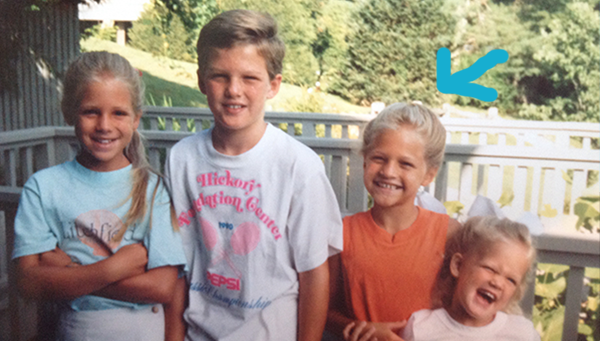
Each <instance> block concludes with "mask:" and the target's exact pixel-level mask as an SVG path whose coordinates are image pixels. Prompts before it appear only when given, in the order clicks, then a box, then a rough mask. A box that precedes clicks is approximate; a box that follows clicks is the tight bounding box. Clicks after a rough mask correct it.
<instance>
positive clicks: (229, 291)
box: [167, 124, 343, 340]
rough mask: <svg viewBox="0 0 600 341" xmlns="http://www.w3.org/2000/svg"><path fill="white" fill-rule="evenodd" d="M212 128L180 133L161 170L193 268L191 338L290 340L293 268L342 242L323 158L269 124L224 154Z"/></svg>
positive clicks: (317, 260) (321, 258)
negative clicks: (244, 147)
mask: <svg viewBox="0 0 600 341" xmlns="http://www.w3.org/2000/svg"><path fill="white" fill-rule="evenodd" d="M211 132H212V129H208V130H205V131H203V132H200V133H197V134H195V135H193V136H190V137H188V138H185V139H183V140H181V141H180V142H179V143H177V144H176V145H175V146H174V147H173V149H172V150H171V153H170V155H169V158H168V161H167V175H168V180H169V183H170V187H171V193H172V197H173V202H174V206H175V210H176V214H177V218H178V221H179V226H180V228H181V234H182V239H183V244H184V249H185V252H186V256H187V259H188V264H189V267H190V272H189V273H188V276H187V279H188V284H189V307H188V309H187V310H186V312H185V315H184V317H185V320H186V322H187V324H188V335H187V339H188V340H295V339H296V333H297V304H298V303H297V301H298V273H299V272H304V271H308V270H312V269H314V268H316V267H318V266H319V265H321V264H323V263H324V262H325V261H326V260H327V258H328V257H329V256H331V255H333V254H335V253H337V252H339V251H340V250H341V248H342V245H343V243H342V222H341V217H340V213H339V207H338V204H337V201H336V198H335V195H334V193H333V190H332V188H331V185H330V183H329V180H328V179H327V176H326V175H325V170H324V166H323V162H322V161H321V159H320V158H319V156H317V155H316V154H315V153H314V152H313V151H312V150H311V149H310V148H308V147H306V146H305V145H303V144H302V143H300V142H298V141H297V140H295V139H294V138H292V137H290V136H288V135H287V134H285V133H284V132H282V131H281V130H279V129H277V128H275V127H273V126H272V125H270V124H268V125H267V129H266V131H265V134H264V135H263V137H262V138H261V140H260V141H259V142H258V144H257V145H256V146H254V147H253V148H252V149H250V150H249V151H247V152H245V153H243V154H241V155H237V156H229V155H223V154H220V153H219V152H217V151H216V150H215V149H214V148H213V145H212V140H211Z"/></svg>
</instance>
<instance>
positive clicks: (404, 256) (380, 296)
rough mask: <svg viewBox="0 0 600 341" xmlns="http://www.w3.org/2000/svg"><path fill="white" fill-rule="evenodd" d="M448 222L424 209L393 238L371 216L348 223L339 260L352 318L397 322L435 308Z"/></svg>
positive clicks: (359, 216) (352, 218) (363, 215)
mask: <svg viewBox="0 0 600 341" xmlns="http://www.w3.org/2000/svg"><path fill="white" fill-rule="evenodd" d="M449 219H450V217H449V216H448V215H445V214H439V213H435V212H432V211H428V210H426V209H423V208H420V207H419V214H418V216H417V220H416V221H415V222H414V223H413V224H412V225H411V226H410V227H409V228H407V229H405V230H401V231H399V232H397V233H396V234H395V235H393V236H392V235H390V234H389V233H388V232H387V231H385V230H384V229H382V228H380V227H379V226H377V225H376V224H375V221H374V220H373V217H372V216H371V212H370V211H367V212H361V213H357V214H355V215H352V216H349V217H346V218H344V250H343V251H342V253H341V254H340V257H341V267H342V269H341V272H342V276H343V277H344V296H345V301H346V306H347V309H348V311H347V316H349V317H354V318H355V319H358V320H362V321H372V322H394V321H401V320H405V319H408V318H409V317H410V315H411V314H412V313H413V312H415V311H417V310H421V309H428V308H430V305H431V290H432V289H433V285H434V283H435V279H436V276H437V273H438V270H439V269H440V267H441V265H442V260H443V254H444V246H445V243H446V233H447V230H448V221H449Z"/></svg>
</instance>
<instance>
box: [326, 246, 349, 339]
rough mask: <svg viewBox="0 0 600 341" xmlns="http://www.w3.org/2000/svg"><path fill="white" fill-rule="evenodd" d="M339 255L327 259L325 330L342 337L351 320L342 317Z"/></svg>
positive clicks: (342, 284)
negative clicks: (327, 303) (327, 304)
mask: <svg viewBox="0 0 600 341" xmlns="http://www.w3.org/2000/svg"><path fill="white" fill-rule="evenodd" d="M341 261H342V260H341V258H340V255H339V254H337V255H334V256H331V257H329V260H328V265H329V309H328V311H327V330H329V331H331V332H333V333H334V334H335V335H337V336H339V337H342V335H343V331H344V328H345V327H346V326H347V325H348V324H349V323H351V322H352V321H353V320H352V319H351V318H350V317H348V316H346V315H344V313H343V311H345V310H346V309H345V303H344V299H345V297H344V283H343V282H344V279H343V277H342V272H341Z"/></svg>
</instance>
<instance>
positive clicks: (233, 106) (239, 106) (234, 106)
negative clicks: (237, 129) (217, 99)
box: [227, 105, 242, 109]
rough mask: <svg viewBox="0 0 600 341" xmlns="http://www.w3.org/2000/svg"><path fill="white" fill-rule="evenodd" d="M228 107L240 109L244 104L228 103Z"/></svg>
mask: <svg viewBox="0 0 600 341" xmlns="http://www.w3.org/2000/svg"><path fill="white" fill-rule="evenodd" d="M227 107H229V108H232V109H240V108H241V107H242V106H241V105H228V106H227Z"/></svg>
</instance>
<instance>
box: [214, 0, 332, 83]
mask: <svg viewBox="0 0 600 341" xmlns="http://www.w3.org/2000/svg"><path fill="white" fill-rule="evenodd" d="M221 5H222V8H223V10H231V9H236V8H243V9H250V10H255V11H266V12H268V13H269V14H270V15H272V16H273V17H274V18H275V20H277V24H278V26H279V32H280V35H281V37H282V39H283V41H284V42H285V48H286V52H285V59H284V61H283V80H284V81H285V82H286V83H291V84H295V85H301V86H312V85H313V84H314V83H315V81H316V80H317V71H318V70H319V63H318V61H317V58H316V57H315V55H313V48H312V47H311V44H313V42H314V41H316V40H317V32H318V30H317V20H316V18H317V16H318V15H319V11H320V10H321V6H322V3H321V1H319V0H298V1H277V0H222V1H221Z"/></svg>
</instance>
